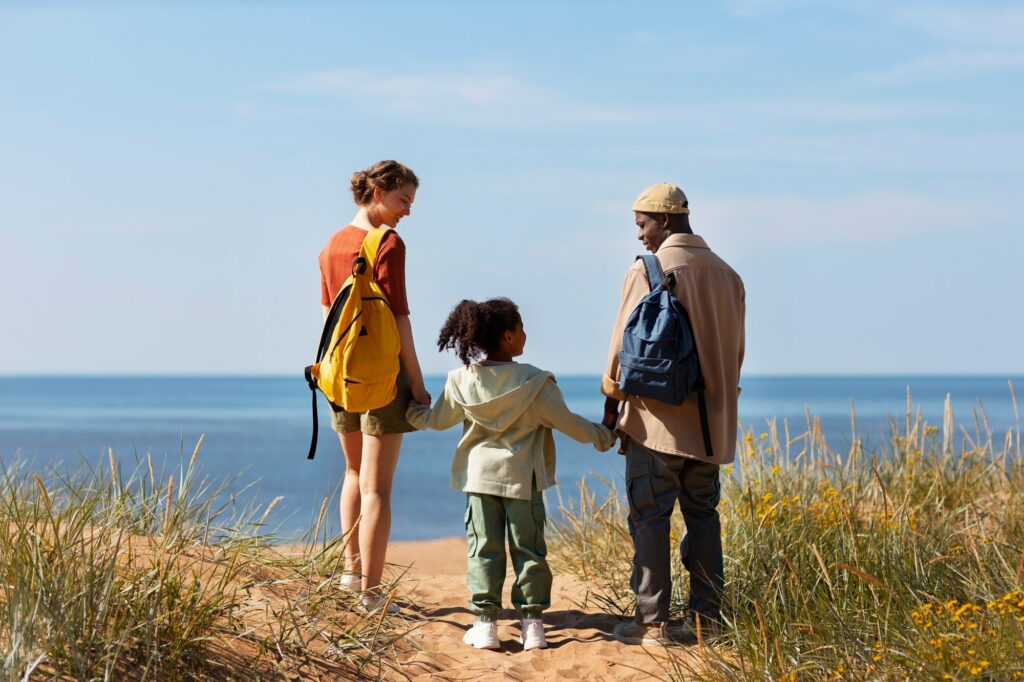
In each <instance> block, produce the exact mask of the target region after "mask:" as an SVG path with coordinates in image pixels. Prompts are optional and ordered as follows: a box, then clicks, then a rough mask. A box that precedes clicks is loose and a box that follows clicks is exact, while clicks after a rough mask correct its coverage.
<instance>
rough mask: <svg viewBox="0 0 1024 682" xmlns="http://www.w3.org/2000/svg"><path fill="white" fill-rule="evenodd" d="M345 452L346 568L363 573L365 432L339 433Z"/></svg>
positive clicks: (343, 513)
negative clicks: (361, 477)
mask: <svg viewBox="0 0 1024 682" xmlns="http://www.w3.org/2000/svg"><path fill="white" fill-rule="evenodd" d="M338 438H339V439H340V440H341V451H342V452H343V453H344V454H345V478H344V479H343V480H342V482H341V502H340V504H339V506H340V507H341V532H342V535H343V536H344V538H345V570H346V571H347V572H349V573H361V572H362V568H361V567H360V564H359V513H360V509H359V508H360V505H361V501H360V497H359V470H360V468H361V465H362V460H363V434H362V432H360V431H353V432H351V433H339V434H338Z"/></svg>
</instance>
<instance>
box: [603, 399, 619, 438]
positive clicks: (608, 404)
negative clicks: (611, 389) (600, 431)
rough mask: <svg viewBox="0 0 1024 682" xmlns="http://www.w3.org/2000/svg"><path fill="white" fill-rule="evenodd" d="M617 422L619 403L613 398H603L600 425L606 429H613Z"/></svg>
mask: <svg viewBox="0 0 1024 682" xmlns="http://www.w3.org/2000/svg"><path fill="white" fill-rule="evenodd" d="M618 422H619V401H618V400H616V399H615V398H605V401H604V418H603V419H602V420H601V423H602V424H604V426H605V427H606V428H609V429H612V430H614V429H615V425H616V424H617V423H618Z"/></svg>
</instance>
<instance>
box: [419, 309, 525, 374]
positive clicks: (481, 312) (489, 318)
mask: <svg viewBox="0 0 1024 682" xmlns="http://www.w3.org/2000/svg"><path fill="white" fill-rule="evenodd" d="M522 321H523V318H522V317H520V315H519V307H518V306H516V304H515V303H513V302H512V301H510V300H508V299H507V298H492V299H490V300H489V301H484V302H483V303H477V302H476V301H470V300H462V301H460V302H459V304H458V305H457V306H455V307H454V308H453V309H452V312H451V314H449V315H448V319H447V320H445V323H444V326H442V327H441V334H440V335H439V336H438V337H437V349H438V350H441V351H444V350H453V351H455V355H457V356H458V358H459V360H462V364H464V365H468V364H469V363H470V362H471V361H473V360H474V359H476V358H478V357H480V356H481V355H486V354H489V353H495V352H497V351H499V350H500V349H501V340H502V338H503V337H504V335H505V332H507V331H515V330H516V327H517V326H518V325H519V324H520V323H521V322H522Z"/></svg>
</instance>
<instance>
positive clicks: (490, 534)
mask: <svg viewBox="0 0 1024 682" xmlns="http://www.w3.org/2000/svg"><path fill="white" fill-rule="evenodd" d="M544 523H545V516H544V498H543V496H542V495H541V493H540V491H534V493H533V499H532V500H517V499H514V498H511V497H499V496H497V495H480V494H477V493H467V494H466V540H467V542H468V548H467V549H468V556H469V566H468V567H467V570H466V584H467V585H468V586H469V595H470V604H471V608H472V610H473V612H474V613H475V614H476V615H477V617H478V618H479V619H480V620H482V621H485V622H493V621H495V620H497V619H498V614H499V613H501V590H502V587H503V586H504V584H505V529H506V528H507V529H508V551H509V554H511V555H512V568H513V569H514V571H515V576H516V582H515V584H514V585H513V586H512V606H514V607H515V608H517V609H519V610H520V611H521V612H522V614H523V617H524V618H540V614H541V612H542V611H543V610H544V609H546V608H547V607H549V606H551V569H550V568H548V562H547V559H546V558H545V557H546V556H547V553H548V548H547V546H546V545H545V544H544Z"/></svg>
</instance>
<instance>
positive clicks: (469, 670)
mask: <svg viewBox="0 0 1024 682" xmlns="http://www.w3.org/2000/svg"><path fill="white" fill-rule="evenodd" d="M465 556H466V542H465V540H463V539H462V538H445V539H441V540H431V541H424V542H408V543H394V544H392V545H391V546H390V547H389V548H388V563H389V564H392V565H393V568H394V569H397V570H399V571H401V570H407V574H406V583H407V587H406V589H405V591H404V593H403V595H402V599H403V606H405V608H403V614H404V615H405V616H406V617H408V618H409V619H410V620H411V621H412V623H413V624H418V627H417V629H416V630H415V631H414V632H413V634H412V637H411V640H412V641H413V642H414V643H415V646H417V647H419V650H418V651H416V650H410V651H407V652H405V653H403V654H402V655H401V656H400V659H399V660H400V663H401V666H402V670H403V672H404V673H405V674H406V675H409V676H410V677H411V678H413V679H444V680H470V679H473V680H540V679H561V680H583V679H587V680H593V681H595V682H596V681H597V680H649V679H652V676H658V677H662V678H665V677H666V676H667V675H666V671H665V670H664V669H663V668H662V667H661V666H660V665H659V662H658V659H660V658H663V657H664V654H663V653H662V652H661V650H657V649H645V648H643V647H639V646H626V645H623V644H620V643H619V642H616V641H615V640H614V639H612V636H611V632H612V629H613V628H614V627H615V624H616V623H617V622H618V620H617V619H616V618H614V617H612V616H608V615H605V614H601V613H584V612H582V611H580V610H578V609H577V608H576V607H575V606H573V604H572V603H571V601H570V598H571V597H572V596H577V595H582V594H583V592H584V588H583V586H582V585H581V584H580V583H579V582H578V581H576V580H575V579H574V578H572V577H569V576H560V575H557V574H556V575H555V580H554V588H553V592H552V605H551V608H550V609H549V610H548V611H547V612H545V614H544V623H545V629H546V630H547V637H548V644H549V648H548V649H546V650H534V651H529V652H524V651H523V650H522V644H520V642H519V621H518V617H517V615H516V613H515V612H514V611H512V610H511V609H507V610H506V611H504V612H503V613H502V615H501V619H500V620H499V621H498V636H499V638H500V639H501V641H502V648H501V651H483V650H477V649H473V648H472V647H469V646H466V645H465V644H463V643H462V635H463V633H464V632H465V630H466V628H467V627H468V626H469V625H470V624H471V623H472V622H473V614H472V613H470V611H469V608H468V604H467V590H466V559H465ZM406 567H407V568H406ZM511 584H512V577H511V576H509V577H508V578H507V579H506V581H505V592H504V602H505V604H506V605H510V604H511V600H510V597H509V591H510V589H511ZM675 651H676V652H679V651H680V650H679V649H676V650H675Z"/></svg>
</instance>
